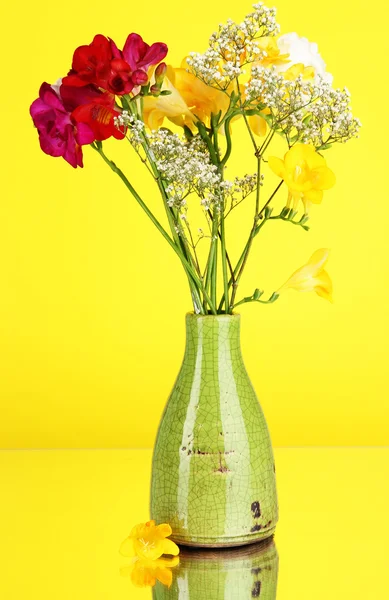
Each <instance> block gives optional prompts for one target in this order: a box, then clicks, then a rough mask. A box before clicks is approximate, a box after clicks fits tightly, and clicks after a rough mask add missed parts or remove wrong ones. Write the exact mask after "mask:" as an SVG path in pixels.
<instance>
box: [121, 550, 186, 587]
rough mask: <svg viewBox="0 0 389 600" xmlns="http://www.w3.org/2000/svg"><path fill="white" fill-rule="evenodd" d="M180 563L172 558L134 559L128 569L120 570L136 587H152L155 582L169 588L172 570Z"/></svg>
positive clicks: (176, 558) (171, 580)
mask: <svg viewBox="0 0 389 600" xmlns="http://www.w3.org/2000/svg"><path fill="white" fill-rule="evenodd" d="M179 562H180V559H179V558H178V556H175V557H174V558H157V559H156V560H151V559H145V558H139V557H136V558H135V559H134V560H133V562H132V564H131V565H129V566H128V567H123V568H122V569H120V573H121V575H123V576H127V575H129V576H130V577H131V581H132V583H133V584H134V585H135V586H136V587H153V586H154V585H155V584H156V583H157V581H160V582H161V583H162V584H163V585H165V586H167V587H170V586H171V584H172V583H173V572H172V569H173V568H174V567H176V566H177V565H178V564H179Z"/></svg>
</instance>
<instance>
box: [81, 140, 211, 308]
mask: <svg viewBox="0 0 389 600" xmlns="http://www.w3.org/2000/svg"><path fill="white" fill-rule="evenodd" d="M91 146H92V148H93V149H94V150H96V151H97V152H98V153H99V154H100V156H101V157H102V159H103V160H104V162H105V163H106V164H107V165H108V166H109V167H110V168H111V169H112V171H113V172H114V173H116V174H117V175H118V176H119V177H120V179H121V180H122V181H123V183H124V185H125V186H126V187H127V189H128V190H129V191H130V192H131V194H132V196H133V197H134V198H135V200H136V201H137V202H138V204H139V205H140V206H141V208H142V209H143V210H144V212H145V213H146V214H147V216H148V217H149V218H150V220H151V221H152V222H153V223H154V225H155V226H156V228H157V229H158V231H159V232H160V233H161V234H162V236H163V237H164V238H165V240H166V241H167V242H168V244H169V245H170V246H171V248H173V250H174V252H175V253H176V254H177V256H178V257H179V259H180V260H181V262H182V265H183V267H184V269H185V272H186V274H187V275H188V278H190V279H191V280H192V281H193V283H194V286H193V294H194V295H195V299H196V303H197V306H198V307H199V310H200V312H201V313H203V311H202V301H201V297H200V294H199V290H201V292H202V293H203V294H204V297H205V299H206V301H207V303H208V305H209V307H210V309H211V312H212V313H213V314H217V312H216V307H215V306H214V305H213V303H212V300H211V298H210V297H209V295H208V293H207V291H206V289H205V288H204V285H203V282H202V281H201V280H200V279H199V278H198V274H197V272H196V270H195V269H193V267H192V265H191V264H190V263H188V261H187V260H186V258H185V256H184V255H183V253H182V250H181V248H180V247H179V246H177V244H176V243H175V242H174V240H173V239H172V238H171V237H170V236H169V234H168V233H167V231H166V230H165V229H164V227H163V226H162V225H161V223H160V222H159V221H158V219H157V218H156V217H155V215H154V214H153V213H152V212H151V210H150V209H149V208H148V206H147V204H146V203H145V202H144V201H143V200H142V198H141V196H140V195H139V194H138V192H137V191H136V190H135V188H134V187H133V185H132V184H131V183H130V181H129V180H128V179H127V177H126V176H125V175H124V173H123V171H122V170H121V169H119V167H117V165H116V164H115V163H114V162H113V161H112V160H110V159H109V158H108V157H107V155H106V154H105V153H104V151H103V149H102V144H101V142H100V143H95V144H91ZM203 314H204V313H203Z"/></svg>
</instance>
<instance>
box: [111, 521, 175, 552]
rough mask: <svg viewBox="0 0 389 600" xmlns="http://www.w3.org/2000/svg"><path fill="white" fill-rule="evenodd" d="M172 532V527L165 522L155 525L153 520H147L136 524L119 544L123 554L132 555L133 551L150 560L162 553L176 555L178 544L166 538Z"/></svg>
mask: <svg viewBox="0 0 389 600" xmlns="http://www.w3.org/2000/svg"><path fill="white" fill-rule="evenodd" d="M171 534H172V528H171V527H170V525H167V524H166V523H164V524H162V525H156V524H155V521H148V522H147V523H141V524H140V525H136V526H135V527H134V528H133V530H132V531H131V533H130V535H129V537H128V538H126V539H125V540H124V542H123V543H122V545H121V546H120V553H121V554H123V556H132V555H133V554H134V553H135V554H136V555H137V556H138V557H140V558H145V559H150V560H155V559H157V558H160V557H161V556H162V555H163V554H171V555H173V556H177V555H178V554H179V552H180V549H179V548H178V546H177V545H176V544H175V543H174V542H172V541H171V540H168V539H166V538H168V537H169V536H170V535H171Z"/></svg>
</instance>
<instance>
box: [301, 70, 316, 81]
mask: <svg viewBox="0 0 389 600" xmlns="http://www.w3.org/2000/svg"><path fill="white" fill-rule="evenodd" d="M314 78H315V69H314V68H313V67H304V71H303V80H304V81H308V80H310V79H314Z"/></svg>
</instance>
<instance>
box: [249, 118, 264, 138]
mask: <svg viewBox="0 0 389 600" xmlns="http://www.w3.org/2000/svg"><path fill="white" fill-rule="evenodd" d="M249 124H250V129H251V131H252V132H253V133H255V135H258V136H260V137H263V136H264V135H265V134H266V131H267V123H266V121H265V119H264V118H263V117H261V116H260V115H253V116H251V117H249Z"/></svg>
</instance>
